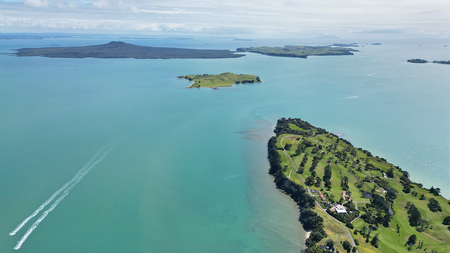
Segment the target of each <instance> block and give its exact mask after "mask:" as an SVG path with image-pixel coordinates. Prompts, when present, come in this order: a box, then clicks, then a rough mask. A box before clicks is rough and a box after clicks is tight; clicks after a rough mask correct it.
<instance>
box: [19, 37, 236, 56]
mask: <svg viewBox="0 0 450 253" xmlns="http://www.w3.org/2000/svg"><path fill="white" fill-rule="evenodd" d="M16 51H17V52H16V53H14V54H13V55H15V56H19V57H24V56H42V57H50V58H100V59H110V58H134V59H219V58H238V57H243V56H244V55H242V54H235V52H232V51H230V50H212V49H186V48H169V47H149V46H138V45H133V44H129V43H125V42H122V41H111V42H109V43H107V44H102V45H93V46H81V47H44V48H21V49H17V50H16Z"/></svg>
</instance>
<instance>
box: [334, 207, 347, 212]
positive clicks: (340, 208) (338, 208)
mask: <svg viewBox="0 0 450 253" xmlns="http://www.w3.org/2000/svg"><path fill="white" fill-rule="evenodd" d="M334 210H335V211H336V213H339V214H347V210H346V209H345V207H344V206H342V205H337V206H336V208H335V209H334Z"/></svg>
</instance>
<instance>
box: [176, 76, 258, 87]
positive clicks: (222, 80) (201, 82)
mask: <svg viewBox="0 0 450 253" xmlns="http://www.w3.org/2000/svg"><path fill="white" fill-rule="evenodd" d="M179 78H184V79H188V80H191V81H194V83H193V84H191V85H190V86H189V88H198V87H209V88H216V87H228V86H231V85H233V84H235V83H245V82H248V83H254V82H255V83H257V82H261V81H260V80H259V77H258V76H254V75H244V74H233V73H229V72H227V73H222V74H218V75H207V74H205V75H187V76H180V77H179Z"/></svg>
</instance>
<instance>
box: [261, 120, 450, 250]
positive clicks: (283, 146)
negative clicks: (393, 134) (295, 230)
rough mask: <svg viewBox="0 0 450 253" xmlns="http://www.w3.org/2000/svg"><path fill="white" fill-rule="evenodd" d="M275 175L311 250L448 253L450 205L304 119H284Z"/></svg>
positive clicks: (274, 147)
mask: <svg viewBox="0 0 450 253" xmlns="http://www.w3.org/2000/svg"><path fill="white" fill-rule="evenodd" d="M274 132H275V134H276V136H273V137H272V138H270V140H269V142H268V146H267V147H268V160H269V164H270V169H269V173H270V174H271V175H273V176H274V178H275V179H274V181H275V184H276V186H277V188H279V189H280V190H282V191H284V193H285V194H287V195H290V196H291V198H292V199H293V200H294V201H295V202H296V203H297V204H298V205H299V207H300V218H299V220H300V221H301V223H302V224H303V227H304V229H305V230H306V231H308V233H309V236H308V238H307V239H306V242H305V243H306V245H307V247H308V248H307V249H306V250H305V252H306V253H320V252H331V250H335V251H336V252H337V251H339V252H361V253H375V252H381V253H385V252H427V253H437V252H441V253H442V252H450V202H449V200H447V199H445V198H444V197H443V196H441V195H440V189H439V188H434V187H431V188H429V189H427V188H425V187H423V185H422V184H421V183H417V182H413V181H411V179H410V178H409V173H408V172H407V171H406V170H403V169H401V168H400V167H398V166H394V165H393V164H391V163H389V162H388V161H386V159H384V158H380V157H377V156H373V155H372V154H371V153H370V152H369V151H367V150H364V149H361V148H356V147H354V146H353V145H352V144H351V143H350V142H349V141H347V140H345V139H342V138H340V137H339V136H337V135H335V134H332V133H329V132H327V131H326V130H325V129H322V128H319V127H315V126H313V125H311V124H309V123H308V122H306V121H303V120H301V119H298V118H297V119H291V118H288V119H286V118H282V119H279V120H278V122H277V125H276V127H275V130H274Z"/></svg>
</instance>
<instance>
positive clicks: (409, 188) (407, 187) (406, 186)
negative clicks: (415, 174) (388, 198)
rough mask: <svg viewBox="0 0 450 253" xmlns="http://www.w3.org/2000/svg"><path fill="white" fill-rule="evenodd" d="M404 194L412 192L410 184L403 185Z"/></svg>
mask: <svg viewBox="0 0 450 253" xmlns="http://www.w3.org/2000/svg"><path fill="white" fill-rule="evenodd" d="M403 192H404V193H410V192H411V187H410V186H409V184H405V185H403Z"/></svg>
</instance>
